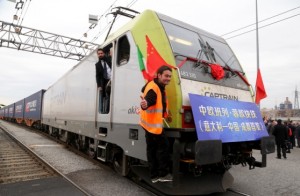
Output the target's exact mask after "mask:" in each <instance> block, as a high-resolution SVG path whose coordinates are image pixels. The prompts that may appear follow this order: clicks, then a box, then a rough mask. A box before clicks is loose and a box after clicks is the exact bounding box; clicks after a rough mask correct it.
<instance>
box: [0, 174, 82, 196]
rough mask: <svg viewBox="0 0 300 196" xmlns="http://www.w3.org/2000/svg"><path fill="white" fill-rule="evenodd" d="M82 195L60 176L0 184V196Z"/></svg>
mask: <svg viewBox="0 0 300 196" xmlns="http://www.w3.org/2000/svg"><path fill="white" fill-rule="evenodd" d="M20 195H22V196H41V195H47V196H67V195H72V196H83V195H85V194H84V193H82V192H81V191H80V190H79V189H77V188H76V187H75V186H74V185H73V184H71V183H70V182H68V181H67V180H65V179H63V178H62V177H51V178H43V179H38V180H29V181H23V182H16V183H10V184H0V196H20Z"/></svg>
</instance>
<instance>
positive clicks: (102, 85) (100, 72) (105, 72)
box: [95, 48, 111, 114]
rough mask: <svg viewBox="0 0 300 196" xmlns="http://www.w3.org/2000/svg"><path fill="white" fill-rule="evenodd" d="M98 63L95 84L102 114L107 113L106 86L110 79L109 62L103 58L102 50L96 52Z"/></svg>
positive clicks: (107, 96)
mask: <svg viewBox="0 0 300 196" xmlns="http://www.w3.org/2000/svg"><path fill="white" fill-rule="evenodd" d="M97 55H98V59H99V61H98V62H97V63H96V64H95V66H96V82H97V87H98V90H99V91H100V92H99V110H100V112H101V113H103V114H107V113H108V111H109V96H110V95H109V93H107V91H106V89H107V85H108V84H109V83H110V79H111V60H109V59H108V58H107V57H106V56H105V52H104V50H103V49H102V48H99V49H98V50H97Z"/></svg>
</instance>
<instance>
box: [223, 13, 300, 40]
mask: <svg viewBox="0 0 300 196" xmlns="http://www.w3.org/2000/svg"><path fill="white" fill-rule="evenodd" d="M299 15H300V13H299V14H295V15H292V16H290V17H286V18H284V19H281V20H277V21H275V22H272V23H269V24H266V25H263V26H260V27H259V28H258V29H262V28H265V27H267V26H271V25H273V24H276V23H279V22H282V21H284V20H288V19H291V18H294V17H296V16H299ZM255 30H256V29H251V30H249V31H246V32H243V33H240V34H238V35H234V36H231V37H228V38H225V39H226V40H228V39H232V38H235V37H238V36H241V35H244V34H247V33H250V32H252V31H255Z"/></svg>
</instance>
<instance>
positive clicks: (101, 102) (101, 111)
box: [96, 43, 115, 137]
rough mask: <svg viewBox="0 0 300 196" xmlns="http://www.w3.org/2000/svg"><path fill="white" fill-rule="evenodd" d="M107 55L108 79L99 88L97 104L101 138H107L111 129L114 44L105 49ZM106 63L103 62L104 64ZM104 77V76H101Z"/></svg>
mask: <svg viewBox="0 0 300 196" xmlns="http://www.w3.org/2000/svg"><path fill="white" fill-rule="evenodd" d="M103 51H104V53H105V57H104V58H105V65H106V66H108V67H107V68H105V70H106V71H107V73H108V74H107V76H106V77H108V78H107V79H105V80H104V84H103V86H102V87H101V88H99V87H98V88H97V104H96V126H97V129H98V131H99V132H98V134H99V135H100V136H104V137H105V136H106V135H107V132H108V131H109V130H110V129H111V123H110V122H111V115H112V110H111V105H112V104H111V97H112V96H113V95H112V91H111V86H112V83H113V80H114V64H115V63H114V62H115V57H114V44H113V43H110V44H108V45H106V46H104V47H103ZM103 63H104V62H103V61H102V64H103ZM101 77H103V76H101Z"/></svg>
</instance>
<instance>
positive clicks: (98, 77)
mask: <svg viewBox="0 0 300 196" xmlns="http://www.w3.org/2000/svg"><path fill="white" fill-rule="evenodd" d="M103 60H104V61H105V62H106V63H107V65H108V66H109V67H110V68H111V61H107V60H106V59H103ZM95 66H96V82H97V86H98V87H102V89H104V88H105V85H106V84H107V82H108V80H106V79H104V77H103V72H104V69H103V66H102V63H101V60H100V59H99V61H98V62H97V63H96V64H95Z"/></svg>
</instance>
